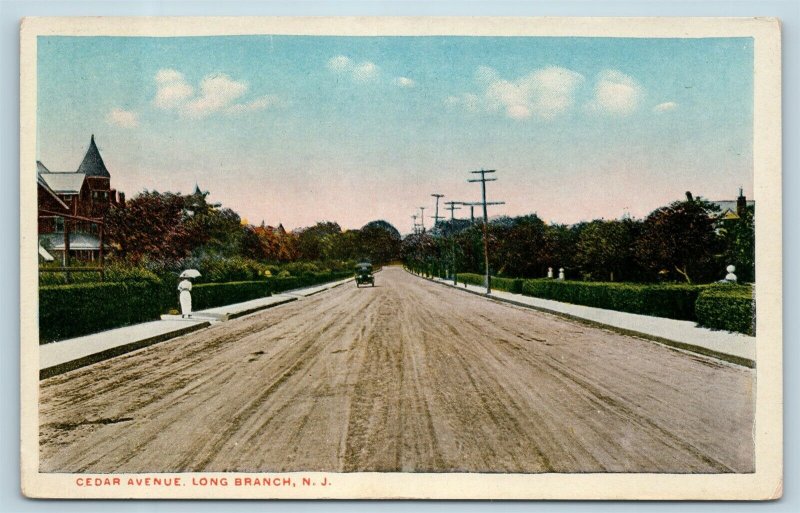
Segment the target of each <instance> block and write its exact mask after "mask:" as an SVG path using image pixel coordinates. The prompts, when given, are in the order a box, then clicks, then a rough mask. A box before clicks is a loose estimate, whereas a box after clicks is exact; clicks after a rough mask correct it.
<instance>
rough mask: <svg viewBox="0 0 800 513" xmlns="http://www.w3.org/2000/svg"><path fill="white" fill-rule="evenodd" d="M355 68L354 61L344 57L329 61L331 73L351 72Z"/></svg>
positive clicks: (338, 56) (339, 56) (340, 56)
mask: <svg viewBox="0 0 800 513" xmlns="http://www.w3.org/2000/svg"><path fill="white" fill-rule="evenodd" d="M352 67H353V61H351V60H350V58H349V57H347V56H344V55H337V56H336V57H332V58H331V59H330V60H329V61H328V69H329V70H331V71H337V72H339V71H349V70H351V69H352Z"/></svg>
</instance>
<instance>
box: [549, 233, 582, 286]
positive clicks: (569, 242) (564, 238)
mask: <svg viewBox="0 0 800 513" xmlns="http://www.w3.org/2000/svg"><path fill="white" fill-rule="evenodd" d="M586 224H587V223H578V224H574V225H572V226H569V225H566V224H551V225H548V226H547V229H546V230H545V233H544V249H543V251H542V257H541V258H542V267H543V269H542V274H541V275H540V276H544V275H545V274H544V273H545V272H546V271H547V268H548V267H552V268H553V270H554V273H555V272H557V271H558V269H559V268H562V267H563V268H564V269H565V270H566V273H567V274H569V273H570V272H571V271H570V270H571V269H573V268H575V267H576V266H577V263H576V253H577V249H576V245H577V243H578V238H579V237H580V234H581V231H582V230H583V228H584V227H585V226H586Z"/></svg>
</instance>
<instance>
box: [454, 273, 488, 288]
mask: <svg viewBox="0 0 800 513" xmlns="http://www.w3.org/2000/svg"><path fill="white" fill-rule="evenodd" d="M456 281H457V282H458V283H465V284H467V285H478V286H481V285H483V275H482V274H474V273H458V274H456Z"/></svg>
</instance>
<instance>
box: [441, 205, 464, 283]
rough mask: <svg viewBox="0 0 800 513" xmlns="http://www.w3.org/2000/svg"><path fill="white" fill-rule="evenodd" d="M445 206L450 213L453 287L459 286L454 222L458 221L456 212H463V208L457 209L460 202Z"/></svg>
mask: <svg viewBox="0 0 800 513" xmlns="http://www.w3.org/2000/svg"><path fill="white" fill-rule="evenodd" d="M445 205H447V210H449V211H450V241H451V245H450V266H451V268H450V271H451V272H452V274H453V285H457V283H456V280H457V277H456V234H455V222H454V221H455V220H456V215H455V211H456V210H461V207H457V206H456V205H458V201H447V202H445Z"/></svg>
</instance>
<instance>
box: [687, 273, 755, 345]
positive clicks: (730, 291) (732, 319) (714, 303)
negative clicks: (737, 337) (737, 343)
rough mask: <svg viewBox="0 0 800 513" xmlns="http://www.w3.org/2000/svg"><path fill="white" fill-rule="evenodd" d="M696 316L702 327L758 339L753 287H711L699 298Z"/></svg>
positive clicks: (696, 305)
mask: <svg viewBox="0 0 800 513" xmlns="http://www.w3.org/2000/svg"><path fill="white" fill-rule="evenodd" d="M695 312H696V315H697V323H698V324H699V325H700V326H704V327H706V328H711V329H719V330H727V331H736V332H739V333H745V334H747V335H755V299H754V298H753V290H752V288H751V287H746V286H737V285H718V286H714V287H709V288H708V289H706V290H704V291H703V292H701V293H700V296H699V297H698V298H697V303H695Z"/></svg>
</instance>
